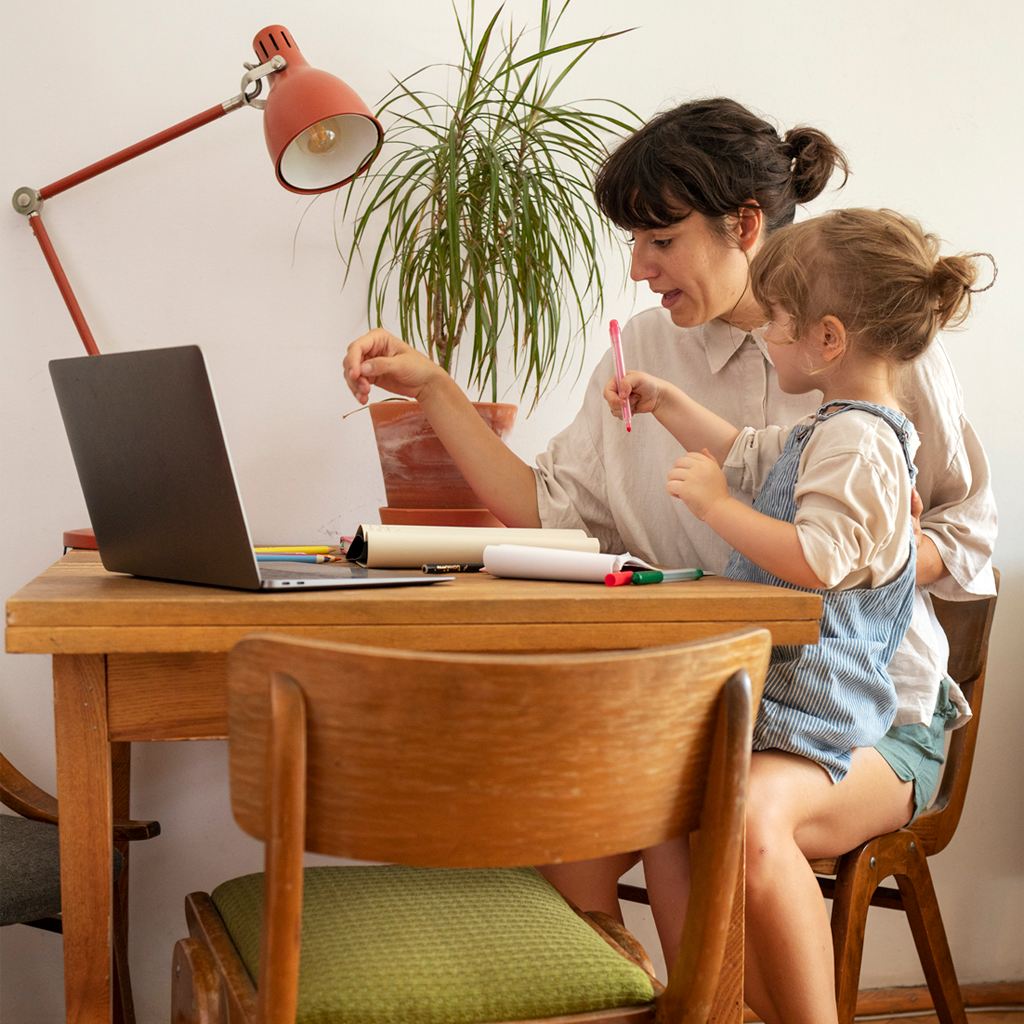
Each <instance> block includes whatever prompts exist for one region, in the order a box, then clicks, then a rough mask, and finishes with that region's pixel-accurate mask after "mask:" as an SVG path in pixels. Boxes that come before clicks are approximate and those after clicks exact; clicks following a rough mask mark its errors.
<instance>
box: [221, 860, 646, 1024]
mask: <svg viewBox="0 0 1024 1024" xmlns="http://www.w3.org/2000/svg"><path fill="white" fill-rule="evenodd" d="M262 896H263V875H262V874H256V875H245V876H243V877H242V878H236V879H233V880H232V881H230V882H225V883H224V884H223V885H221V886H219V887H218V888H217V889H216V890H214V892H213V902H214V903H215V904H216V906H217V909H218V910H219V911H220V914H221V916H222V917H223V919H224V923H225V924H226V926H227V928H228V931H229V932H230V933H231V937H232V939H233V940H234V942H235V945H236V946H237V947H238V950H239V953H240V954H241V957H242V960H243V962H244V963H245V966H246V968H247V969H248V971H249V974H250V975H251V976H252V978H253V979H254V980H255V979H256V978H257V976H258V970H259V949H260V911H261V903H262ZM653 998H654V990H653V987H652V985H651V980H650V978H649V977H648V976H647V974H646V973H645V972H644V971H643V970H641V969H640V968H639V967H638V966H636V965H635V964H633V963H631V962H630V961H628V960H626V959H625V958H623V957H622V956H621V955H619V954H618V953H616V952H615V951H614V950H612V949H611V948H610V947H609V946H608V944H607V943H606V942H605V941H604V940H603V939H602V938H601V937H600V936H599V935H598V934H597V933H596V932H594V931H593V929H592V928H590V927H589V926H588V925H587V924H586V923H585V922H583V921H581V920H580V919H579V918H578V917H577V916H576V914H575V913H573V911H572V910H571V909H570V908H569V907H568V905H567V904H566V903H565V901H564V900H563V899H562V898H561V897H560V896H559V895H558V893H557V892H556V891H555V890H554V889H553V888H552V887H551V885H549V884H548V882H547V881H546V880H545V879H544V878H543V877H542V876H541V875H540V874H539V873H538V872H537V871H535V870H534V869H533V868H510V869H485V870H464V869H424V868H409V867H399V866H391V865H389V866H380V867H320V868H307V869H306V872H305V883H304V889H303V923H302V960H301V964H300V968H299V1007H298V1013H297V1015H296V1022H297V1024H342V1022H353V1024H355V1022H359V1024H392V1022H398V1021H402V1022H412V1024H479V1022H482V1021H504V1020H527V1019H530V1018H537V1017H554V1016H558V1015H561V1014H569V1013H581V1012H584V1011H587V1010H598V1009H603V1008H610V1007H620V1006H635V1005H638V1004H643V1003H647V1002H650V1001H651V1000H652V999H653Z"/></svg>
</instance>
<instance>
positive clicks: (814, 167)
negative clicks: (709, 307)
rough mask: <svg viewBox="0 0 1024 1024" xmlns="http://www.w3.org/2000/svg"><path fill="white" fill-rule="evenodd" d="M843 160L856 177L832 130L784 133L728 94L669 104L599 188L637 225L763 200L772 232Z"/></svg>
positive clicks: (602, 174) (609, 165)
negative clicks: (670, 106) (830, 136)
mask: <svg viewBox="0 0 1024 1024" xmlns="http://www.w3.org/2000/svg"><path fill="white" fill-rule="evenodd" d="M837 168H839V169H841V170H842V171H843V182H842V184H846V179H847V177H848V176H849V173H850V170H849V166H848V165H847V162H846V157H845V156H844V155H843V153H842V151H841V150H840V149H839V148H838V147H837V146H836V145H835V144H834V143H833V142H832V140H831V139H830V138H829V137H828V136H827V135H825V134H824V133H823V132H820V131H818V130H817V129H815V128H808V127H806V126H801V127H798V128H792V129H790V131H788V132H786V135H785V138H780V137H779V135H778V133H777V132H776V130H775V129H774V128H773V127H772V126H771V125H770V124H769V123H768V122H767V121H765V120H764V119H763V118H760V117H758V116H757V115H756V114H754V113H751V111H749V110H747V108H746V107H744V106H742V105H741V104H739V103H737V102H736V101H735V100H730V99H726V98H724V97H719V98H717V99H704V100H692V101H691V102H689V103H684V104H682V105H681V106H678V107H675V108H674V109H672V110H667V111H665V112H664V113H662V114H658V115H657V117H655V118H653V119H652V120H651V121H649V122H648V123H647V124H645V125H644V126H643V128H641V129H640V130H639V131H637V132H635V133H634V134H633V135H631V136H629V138H627V139H626V140H625V141H624V142H623V143H622V144H621V145H620V146H618V148H616V149H615V150H614V151H613V152H612V153H610V154H609V155H608V157H607V159H606V160H605V161H604V163H603V164H602V166H601V168H600V169H599V170H598V174H597V180H596V182H595V184H594V195H595V198H596V199H597V205H598V207H599V209H600V210H601V212H602V213H604V214H605V216H606V217H608V218H609V220H611V221H612V222H613V223H614V224H617V225H618V226H619V227H622V228H626V229H627V230H629V229H633V230H647V229H651V228H663V227H668V225H669V224H673V223H675V222H676V221H678V220H679V219H680V218H681V217H682V216H684V215H685V214H686V213H687V212H689V211H690V210H696V211H697V212H698V213H701V214H703V215H704V216H705V217H710V218H715V219H718V220H719V223H722V220H721V219H722V218H724V217H725V216H727V215H729V214H735V213H736V211H737V210H738V209H740V208H741V207H755V208H756V207H760V209H761V210H762V212H763V214H764V218H765V222H766V229H767V232H768V233H770V232H772V231H774V230H775V229H776V228H778V227H781V226H782V225H783V224H788V223H790V221H792V220H793V214H794V211H795V209H796V206H797V204H798V203H806V202H809V201H810V200H812V199H814V198H815V196H817V195H819V194H820V193H821V192H822V191H824V189H825V186H826V185H827V184H828V182H829V179H830V178H831V177H832V174H833V172H834V171H835V170H836V169H837ZM722 226H723V230H724V223H723V224H722Z"/></svg>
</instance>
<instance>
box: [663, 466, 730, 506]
mask: <svg viewBox="0 0 1024 1024" xmlns="http://www.w3.org/2000/svg"><path fill="white" fill-rule="evenodd" d="M668 493H669V494H671V495H672V496H673V497H674V498H682V500H683V501H684V502H686V507H687V508H688V509H689V510H690V511H691V512H692V513H693V514H694V515H695V516H696V517H697V518H698V519H700V520H701V521H702V522H703V521H704V520H705V519H706V518H707V516H708V513H709V512H710V511H711V509H712V508H713V507H714V506H715V505H717V504H718V503H719V502H721V501H729V500H730V499H729V485H728V484H727V483H726V482H725V474H724V473H723V472H722V470H721V469H720V468H719V465H718V463H717V462H716V461H715V458H714V456H713V455H712V454H711V452H709V451H708V450H707V448H705V449H704V451H703V452H701V453H700V454H697V452H687V453H686V455H684V456H683V457H682V458H681V459H676V464H675V466H674V467H673V468H672V469H671V470H669V474H668Z"/></svg>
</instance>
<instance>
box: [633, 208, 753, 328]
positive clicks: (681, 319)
mask: <svg viewBox="0 0 1024 1024" xmlns="http://www.w3.org/2000/svg"><path fill="white" fill-rule="evenodd" d="M740 230H741V229H740V227H739V226H738V225H737V227H736V233H737V238H736V239H733V238H727V237H723V236H722V234H721V233H720V232H719V231H718V230H717V229H716V226H715V225H714V224H713V223H712V221H711V220H710V218H708V217H705V216H704V215H703V214H701V213H698V212H697V211H696V210H692V211H690V212H689V213H688V214H686V215H685V216H684V217H683V218H682V219H680V220H677V221H676V222H675V223H674V224H670V225H669V226H668V227H666V228H643V229H637V230H634V231H632V232H631V234H632V236H633V246H632V248H633V256H632V263H631V265H630V272H629V276H630V277H631V278H632V279H633V280H634V281H646V282H647V284H648V286H649V287H650V289H651V291H652V292H654V293H655V294H657V295H660V296H661V304H662V306H664V307H665V309H667V310H668V312H669V315H670V316H671V317H672V322H673V323H674V324H675V325H676V326H677V327H696V326H697V325H698V324H703V323H707V322H708V321H709V320H714V319H716V318H718V319H722V320H725V321H727V322H729V323H731V324H733V325H734V326H736V327H741V328H743V329H747V330H749V329H750V328H751V327H757V326H759V325H760V324H761V323H763V322H764V316H763V315H762V313H761V310H760V308H759V306H758V304H757V303H756V302H755V301H754V299H753V297H752V296H751V294H750V289H749V287H748V277H749V274H748V263H747V260H748V258H749V257H750V256H753V254H754V250H755V248H756V245H757V241H756V240H755V241H754V243H753V244H751V245H748V246H747V249H746V251H744V248H743V247H741V245H740V244H739V232H740Z"/></svg>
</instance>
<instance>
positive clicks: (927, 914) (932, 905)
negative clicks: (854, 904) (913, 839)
mask: <svg viewBox="0 0 1024 1024" xmlns="http://www.w3.org/2000/svg"><path fill="white" fill-rule="evenodd" d="M896 884H897V885H898V886H899V889H900V895H901V896H902V898H903V909H904V910H905V911H906V914H907V920H908V921H909V922H910V930H911V932H912V933H913V936H914V943H915V945H916V946H917V955H918V957H919V958H920V960H921V967H922V968H923V969H924V975H925V978H926V979H927V981H928V989H929V991H930V992H931V995H932V1000H933V1002H934V1004H935V1013H936V1015H937V1016H938V1018H939V1020H940V1021H941V1022H942V1024H967V1013H966V1011H965V1009H964V1000H963V994H962V993H961V991H960V985H959V983H958V981H957V977H956V971H955V969H954V968H953V957H952V955H951V954H950V951H949V942H948V941H947V939H946V929H945V927H944V926H943V924H942V915H941V914H940V912H939V903H938V900H937V899H936V898H935V886H934V885H933V884H932V876H931V872H930V871H929V870H928V859H927V857H925V855H924V853H923V852H922V851H921V849H920V847H919V846H918V845H917V844H915V843H912V844H911V846H910V851H909V853H908V856H907V861H906V872H905V873H902V874H898V875H896Z"/></svg>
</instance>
